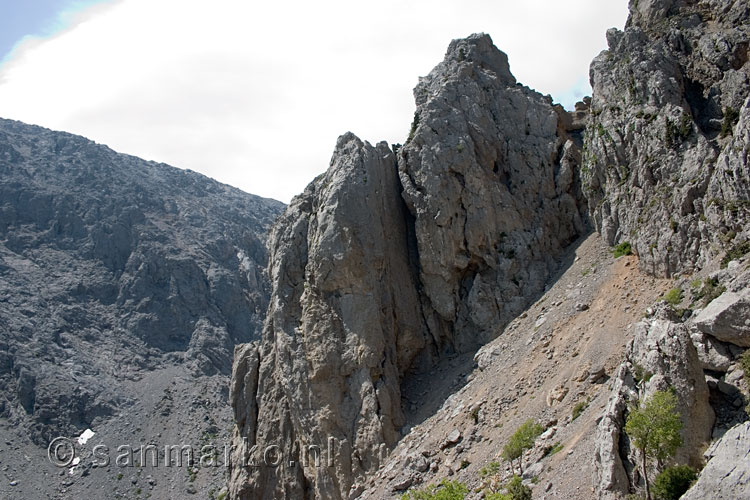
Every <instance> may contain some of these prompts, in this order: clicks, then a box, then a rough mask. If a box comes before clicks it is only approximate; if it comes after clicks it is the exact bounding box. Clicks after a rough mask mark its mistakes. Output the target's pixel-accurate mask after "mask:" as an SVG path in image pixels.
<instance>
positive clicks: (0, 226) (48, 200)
mask: <svg viewBox="0 0 750 500" xmlns="http://www.w3.org/2000/svg"><path fill="white" fill-rule="evenodd" d="M283 206H284V205H283V204H282V203H280V202H277V201H274V200H270V199H264V198H260V197H257V196H253V195H250V194H246V193H244V192H242V191H240V190H238V189H234V188H232V187H229V186H226V185H223V184H220V183H219V182H216V181H214V180H212V179H209V178H207V177H205V176H202V175H199V174H197V173H195V172H191V171H185V170H179V169H176V168H173V167H170V166H167V165H163V164H156V163H153V162H147V161H144V160H141V159H138V158H135V157H132V156H128V155H123V154H119V153H116V152H114V151H112V150H111V149H109V148H107V147H106V146H103V145H99V144H95V143H94V142H91V141H89V140H87V139H84V138H82V137H78V136H74V135H71V134H67V133H61V132H53V131H50V130H47V129H44V128H40V127H35V126H30V125H25V124H23V123H19V122H15V121H9V120H0V389H1V391H0V421H2V420H4V419H5V420H7V422H8V423H9V424H12V425H14V426H16V427H18V426H21V427H25V428H27V430H28V432H29V434H28V435H29V437H30V438H31V439H32V440H33V441H35V442H36V443H37V444H39V445H42V446H45V447H46V446H47V443H48V441H49V439H51V438H52V437H54V436H56V435H71V434H78V433H80V431H81V430H83V429H85V428H87V427H94V428H96V427H97V425H99V424H100V422H102V421H103V420H102V419H106V417H108V416H111V415H114V414H116V413H118V411H119V409H121V408H123V407H127V406H128V405H130V404H131V403H132V402H133V401H134V399H133V398H132V397H131V394H129V393H128V392H127V391H124V390H123V387H124V386H123V384H124V383H125V382H126V381H132V380H140V379H141V378H142V377H143V375H144V373H145V372H148V371H150V370H152V369H156V368H159V369H163V368H165V366H168V365H175V366H180V365H182V366H184V367H185V368H186V370H185V372H186V373H187V372H190V373H192V374H193V375H195V376H201V375H211V374H215V373H220V374H224V375H228V374H229V371H230V368H231V360H232V352H233V348H234V345H235V344H236V343H240V342H248V341H251V340H253V339H255V338H258V337H259V332H260V328H261V325H262V322H263V318H264V315H265V311H266V307H267V304H268V295H269V289H268V285H267V278H266V275H265V266H266V260H267V256H266V249H265V235H266V232H267V231H268V229H269V227H270V225H271V224H272V222H273V220H274V219H275V218H276V216H277V215H278V214H279V213H280V211H281V210H282V209H283ZM214 403H217V402H214Z"/></svg>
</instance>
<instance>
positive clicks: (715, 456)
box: [680, 422, 750, 500]
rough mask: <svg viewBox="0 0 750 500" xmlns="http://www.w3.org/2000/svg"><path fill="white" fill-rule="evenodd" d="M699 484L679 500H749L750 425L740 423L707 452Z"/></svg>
mask: <svg viewBox="0 0 750 500" xmlns="http://www.w3.org/2000/svg"><path fill="white" fill-rule="evenodd" d="M705 456H706V460H707V463H706V466H705V467H704V468H703V470H702V471H701V475H700V477H699V478H698V481H697V482H696V483H695V484H694V485H693V487H692V488H690V489H689V490H688V491H687V493H685V494H684V495H683V496H681V497H680V498H681V499H682V500H699V499H703V498H715V499H717V500H724V499H726V500H730V499H735V498H749V497H750V480H748V470H750V422H745V423H742V424H737V425H736V426H735V427H733V428H731V429H730V430H729V431H727V433H726V434H724V436H723V437H722V438H721V439H719V440H718V441H716V442H715V443H714V444H712V445H711V447H710V448H709V449H708V450H707V451H706V454H705Z"/></svg>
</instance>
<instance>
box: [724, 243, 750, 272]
mask: <svg viewBox="0 0 750 500" xmlns="http://www.w3.org/2000/svg"><path fill="white" fill-rule="evenodd" d="M746 253H750V240H748V241H745V242H743V243H740V244H739V245H735V246H733V247H732V248H730V249H729V251H728V252H727V254H726V255H725V256H724V258H723V259H721V268H722V269H724V268H726V267H727V265H729V263H730V262H732V261H733V260H736V259H739V258H740V257H742V256H743V255H745V254H746Z"/></svg>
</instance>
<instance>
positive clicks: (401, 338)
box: [230, 134, 427, 499]
mask: <svg viewBox="0 0 750 500" xmlns="http://www.w3.org/2000/svg"><path fill="white" fill-rule="evenodd" d="M399 191H400V190H399V188H398V177H397V167H396V158H395V156H394V154H393V152H392V151H391V150H390V149H389V147H388V146H387V145H386V144H385V143H381V144H378V145H377V146H375V147H373V146H371V145H370V144H367V143H363V142H362V141H360V140H359V139H358V138H356V137H355V136H353V135H352V134H347V135H344V136H342V137H340V138H339V140H338V143H337V145H336V151H335V153H334V156H333V160H332V164H331V167H330V169H329V170H328V172H326V173H325V174H324V175H323V176H321V177H318V178H317V179H316V180H315V181H314V182H313V183H312V184H310V185H309V186H308V187H307V189H306V190H305V192H304V193H303V194H301V195H299V196H297V197H296V198H295V199H294V200H293V201H292V203H291V205H290V206H289V208H288V209H287V211H286V213H285V214H284V215H283V216H282V218H281V220H280V221H279V224H278V225H277V226H276V227H275V228H274V230H273V232H272V234H271V255H270V263H271V264H270V265H271V267H270V272H271V279H272V283H273V295H272V297H273V299H272V303H271V306H270V308H269V311H268V320H267V322H266V326H265V330H264V333H263V342H262V344H261V345H260V346H259V347H243V348H240V349H239V350H238V351H237V354H236V356H235V369H234V371H235V373H234V377H233V386H232V390H231V397H232V403H233V407H234V410H235V417H236V422H237V429H236V431H235V437H236V439H235V442H238V441H242V438H246V439H247V443H248V446H249V447H253V446H258V450H261V451H262V450H265V449H266V448H267V447H268V446H273V445H275V446H280V447H281V452H282V456H284V457H285V460H284V463H283V464H282V466H281V467H278V468H275V469H271V468H268V467H261V468H259V469H258V468H247V467H242V466H240V464H242V463H248V461H249V460H256V461H257V460H260V459H262V456H258V457H252V456H251V450H247V451H246V453H245V455H244V456H241V457H240V458H241V459H242V460H244V462H238V461H237V460H234V461H233V466H232V469H231V470H230V474H231V478H230V493H231V495H232V498H243V499H244V498H248V499H249V498H282V497H286V498H307V497H311V496H316V497H319V498H341V497H342V496H344V497H345V496H346V495H347V493H348V491H349V489H350V488H351V487H352V485H353V482H354V480H355V479H356V478H357V477H360V476H362V475H363V474H364V472H366V471H368V470H373V469H376V468H377V467H378V465H379V463H378V457H379V456H380V454H381V453H382V450H381V447H384V446H385V447H388V446H392V445H393V444H394V443H395V441H396V439H398V436H399V428H400V427H401V426H402V425H403V424H404V419H403V414H402V412H401V406H400V393H399V382H400V375H401V374H402V373H403V372H404V371H405V370H406V368H408V366H409V364H410V362H411V361H412V359H413V357H414V356H415V355H416V354H417V353H418V352H419V349H421V348H422V347H423V346H424V345H425V343H426V341H427V339H426V338H425V330H424V328H423V327H422V325H421V317H422V314H421V310H420V306H419V301H418V297H417V292H416V289H417V288H416V275H415V273H413V271H412V270H411V269H412V268H411V266H410V264H409V255H410V252H409V249H408V241H407V231H406V214H405V210H404V206H403V202H402V201H401V199H400V196H399ZM248 403H249V404H248ZM329 443H331V444H332V446H333V447H334V448H328V446H329ZM311 446H312V447H318V448H319V449H320V450H322V452H323V456H322V457H321V459H322V460H323V461H324V463H323V465H322V466H320V465H317V466H316V464H315V463H314V461H313V462H312V463H308V465H307V466H305V465H304V464H303V463H302V462H303V460H305V456H304V455H305V454H307V453H308V451H309V450H310V447H311ZM318 448H316V449H318ZM331 450H333V451H334V454H333V456H330V455H329V454H328V452H329V451H331ZM289 457H294V458H291V460H292V461H294V462H295V464H294V465H293V466H287V465H288V463H289V461H290V458H289ZM329 460H330V461H331V462H330V464H331V465H332V467H330V468H329V467H328V464H329V462H328V461H329Z"/></svg>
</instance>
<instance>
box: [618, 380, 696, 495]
mask: <svg viewBox="0 0 750 500" xmlns="http://www.w3.org/2000/svg"><path fill="white" fill-rule="evenodd" d="M680 430H682V420H681V419H680V414H679V413H678V412H677V396H676V395H675V393H674V391H673V390H668V391H656V392H655V393H654V395H653V396H651V397H650V398H649V399H647V400H646V401H644V402H641V403H640V404H639V405H638V406H636V407H632V408H631V409H630V413H629V414H628V416H627V419H626V422H625V432H626V433H627V434H628V436H630V439H631V441H632V443H633V445H634V446H635V448H636V449H637V450H638V452H639V453H640V455H641V473H642V474H643V482H644V484H645V486H646V499H647V500H652V498H651V490H650V487H649V480H648V462H649V461H650V460H653V459H656V460H657V461H658V462H659V463H662V462H663V461H664V460H666V459H667V458H669V457H671V456H673V455H674V454H675V452H676V451H677V448H679V447H680V446H682V436H680Z"/></svg>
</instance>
